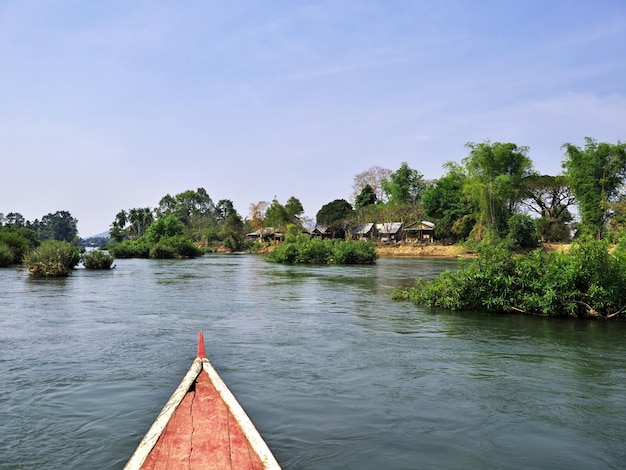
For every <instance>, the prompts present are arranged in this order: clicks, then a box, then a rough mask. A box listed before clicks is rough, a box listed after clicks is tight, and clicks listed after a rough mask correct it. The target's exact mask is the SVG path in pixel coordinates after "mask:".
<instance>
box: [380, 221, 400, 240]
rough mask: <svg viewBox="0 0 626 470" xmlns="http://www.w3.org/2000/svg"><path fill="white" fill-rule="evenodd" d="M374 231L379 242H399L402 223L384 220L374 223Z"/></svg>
mask: <svg viewBox="0 0 626 470" xmlns="http://www.w3.org/2000/svg"><path fill="white" fill-rule="evenodd" d="M376 232H377V233H378V236H379V237H380V241H381V242H399V241H402V234H403V223H402V222H386V223H382V224H376Z"/></svg>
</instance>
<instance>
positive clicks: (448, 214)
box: [422, 162, 476, 242]
mask: <svg viewBox="0 0 626 470" xmlns="http://www.w3.org/2000/svg"><path fill="white" fill-rule="evenodd" d="M444 169H446V170H447V173H446V174H444V176H442V177H441V178H440V179H439V180H438V181H437V182H436V183H435V184H434V185H432V186H429V187H427V188H426V189H425V190H424V194H423V196H422V204H423V205H424V211H425V213H426V217H427V218H428V219H429V220H431V221H432V222H434V223H435V238H437V239H439V240H449V241H452V242H456V241H459V240H463V239H465V238H466V237H467V236H468V235H469V234H470V231H471V229H472V228H473V226H474V223H475V222H476V220H475V217H474V212H475V206H474V204H473V203H472V201H471V200H469V199H468V198H467V196H466V195H465V194H464V192H463V188H464V186H465V183H466V181H467V174H466V172H465V169H464V168H463V167H462V166H460V165H459V164H457V163H454V162H447V163H445V164H444Z"/></svg>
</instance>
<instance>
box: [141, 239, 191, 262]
mask: <svg viewBox="0 0 626 470" xmlns="http://www.w3.org/2000/svg"><path fill="white" fill-rule="evenodd" d="M149 255H150V258H153V259H165V258H196V257H198V256H201V255H202V250H200V248H198V247H197V246H196V245H194V244H193V242H192V241H191V240H190V239H189V238H187V237H185V236H184V235H174V236H164V237H162V238H161V239H160V240H159V241H158V242H157V243H156V244H154V245H152V246H151V247H150V252H149Z"/></svg>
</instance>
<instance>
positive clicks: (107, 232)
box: [81, 230, 110, 240]
mask: <svg viewBox="0 0 626 470" xmlns="http://www.w3.org/2000/svg"><path fill="white" fill-rule="evenodd" d="M109 236H110V234H109V231H108V230H107V231H106V232H102V233H98V234H96V235H90V236H89V237H81V238H84V239H85V240H87V239H89V238H109Z"/></svg>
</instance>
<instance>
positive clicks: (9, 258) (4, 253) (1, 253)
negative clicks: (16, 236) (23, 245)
mask: <svg viewBox="0 0 626 470" xmlns="http://www.w3.org/2000/svg"><path fill="white" fill-rule="evenodd" d="M14 256H15V255H14V254H13V250H12V249H11V247H10V246H9V245H7V244H6V243H4V242H3V241H0V268H5V267H7V266H9V265H10V264H13V259H14Z"/></svg>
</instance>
